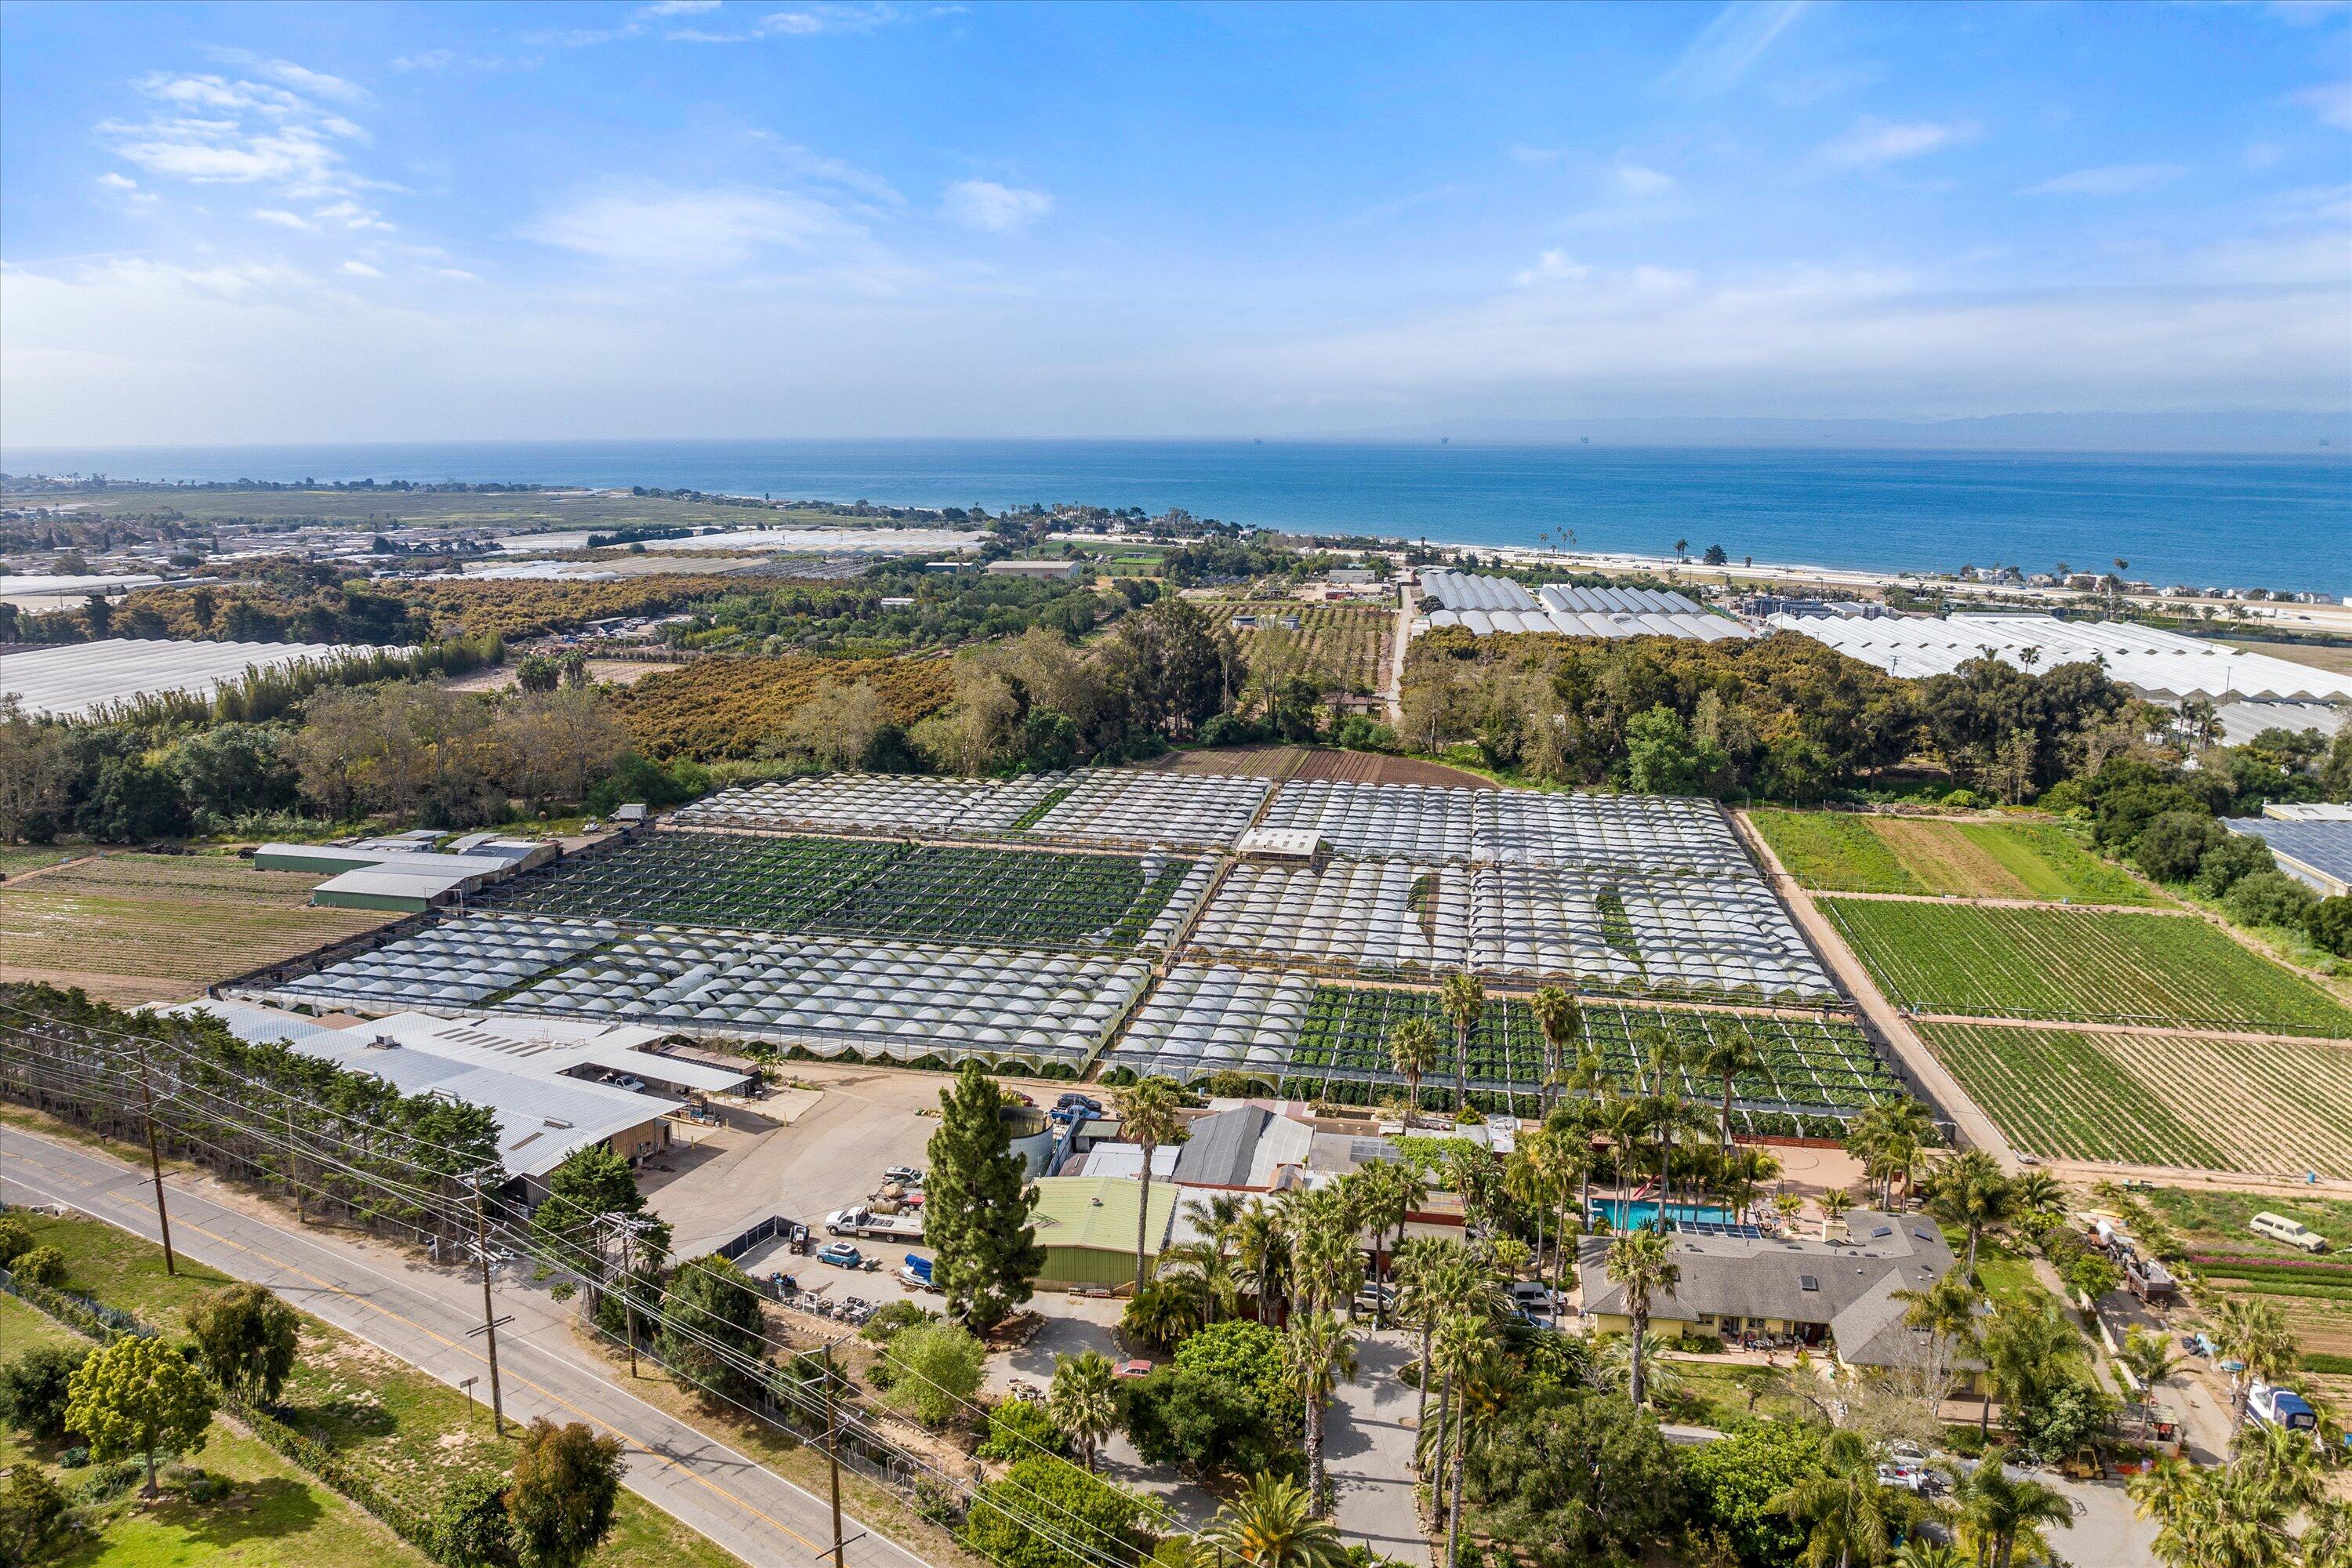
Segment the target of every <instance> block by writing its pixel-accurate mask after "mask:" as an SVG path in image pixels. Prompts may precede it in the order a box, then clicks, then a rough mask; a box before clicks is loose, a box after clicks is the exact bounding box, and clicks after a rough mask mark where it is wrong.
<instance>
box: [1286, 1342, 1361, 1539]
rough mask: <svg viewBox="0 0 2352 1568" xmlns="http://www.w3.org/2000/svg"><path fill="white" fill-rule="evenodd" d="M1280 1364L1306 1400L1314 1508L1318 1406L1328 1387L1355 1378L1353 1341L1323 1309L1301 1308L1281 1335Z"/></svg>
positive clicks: (1319, 1496)
mask: <svg viewBox="0 0 2352 1568" xmlns="http://www.w3.org/2000/svg"><path fill="white" fill-rule="evenodd" d="M1282 1362H1283V1370H1284V1372H1285V1373H1287V1374H1288V1376H1289V1379H1290V1386H1291V1387H1292V1388H1293V1389H1294V1390H1296V1391H1297V1394H1298V1396H1299V1397H1300V1398H1301V1399H1303V1400H1305V1401H1306V1402H1307V1500H1308V1506H1309V1508H1310V1509H1312V1510H1313V1511H1314V1512H1316V1513H1318V1514H1319V1513H1321V1512H1322V1511H1323V1407H1324V1405H1327V1404H1328V1403H1329V1402H1330V1398H1331V1391H1332V1390H1333V1389H1334V1388H1336V1387H1337V1386H1338V1385H1339V1384H1342V1383H1353V1382H1355V1381H1356V1347H1355V1345H1354V1344H1353V1343H1352V1342H1350V1341H1349V1336H1348V1325H1347V1324H1345V1323H1343V1322H1341V1321H1339V1318H1338V1316H1337V1315H1335V1314H1333V1313H1331V1312H1328V1311H1324V1310H1316V1311H1310V1312H1305V1313H1302V1314H1300V1315H1299V1316H1298V1317H1297V1318H1294V1319H1292V1320H1291V1323H1290V1327H1289V1329H1288V1331H1286V1333H1285V1334H1284V1336H1283V1341H1282Z"/></svg>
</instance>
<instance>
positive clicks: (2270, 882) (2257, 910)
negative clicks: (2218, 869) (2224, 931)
mask: <svg viewBox="0 0 2352 1568" xmlns="http://www.w3.org/2000/svg"><path fill="white" fill-rule="evenodd" d="M2318 902H2319V896H2318V895H2317V894H2315V893H2314V892H2313V891H2312V890H2311V889H2309V888H2306V887H2305V886H2304V885H2303V884H2302V883H2301V882H2298V881H2296V880H2295V879H2294V878H2293V877H2290V876H2288V875H2287V874H2286V873H2285V872H2284V871H2256V872H2255V873H2254V874H2253V875H2252V876H2250V877H2242V878H2240V879H2238V884H2237V886H2236V887H2233V888H2231V889H2230V892H2229V896H2228V897H2227V898H2225V899H2223V900H2221V907H2222V909H2224V910H2227V911H2229V916H2230V918H2231V920H2233V921H2237V922H2238V923H2239V924H2241V925H2250V926H2288V927H2294V928H2300V927H2301V926H2302V925H2303V924H2304V923H2305V921H2307V920H2308V919H2309V918H2310V916H2311V910H2312V906H2313V905H2315V904H2316V903H2318Z"/></svg>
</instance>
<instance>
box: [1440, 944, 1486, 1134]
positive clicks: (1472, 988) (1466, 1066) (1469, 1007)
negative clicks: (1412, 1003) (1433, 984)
mask: <svg viewBox="0 0 2352 1568" xmlns="http://www.w3.org/2000/svg"><path fill="white" fill-rule="evenodd" d="M1437 1002H1438V1005H1439V1006H1441V1007H1443V1008H1444V1010H1445V1021H1446V1022H1447V1023H1448V1024H1450V1025H1452V1026H1453V1028H1454V1109H1455V1110H1460V1109H1461V1108H1462V1107H1464V1106H1465V1105H1467V1104H1469V1103H1470V1031H1471V1030H1473V1029H1475V1028H1476V1027H1477V1026H1478V1020H1479V1019H1480V1018H1482V1017H1484V1016H1486V986H1485V985H1484V984H1481V983H1480V982H1479V979H1478V977H1477V976H1476V975H1475V974H1473V973H1470V972H1469V971H1468V970H1466V969H1465V970H1464V971H1462V972H1461V973H1458V974H1449V975H1447V976H1446V977H1445V978H1444V980H1443V981H1441V982H1439V983H1438V987H1437Z"/></svg>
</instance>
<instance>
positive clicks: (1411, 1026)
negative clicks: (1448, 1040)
mask: <svg viewBox="0 0 2352 1568" xmlns="http://www.w3.org/2000/svg"><path fill="white" fill-rule="evenodd" d="M1389 1065H1390V1066H1391V1067H1393V1068H1396V1070H1397V1071H1398V1072H1400V1073H1402V1074H1403V1075H1404V1089H1405V1113H1404V1126H1405V1131H1408V1132H1410V1131H1412V1126H1413V1122H1414V1121H1415V1120H1416V1119H1417V1118H1418V1115H1419V1112H1420V1110H1421V1080H1422V1077H1423V1074H1425V1073H1427V1072H1428V1071H1429V1069H1430V1068H1433V1067H1435V1066H1436V1065H1437V1031H1436V1030H1435V1029H1433V1028H1432V1027H1430V1024H1429V1020H1428V1019H1426V1018H1418V1017H1416V1018H1407V1019H1406V1020H1405V1021H1404V1022H1403V1023H1402V1024H1399V1025H1398V1026H1396V1027H1395V1028H1393V1029H1391V1030H1390V1031H1389Z"/></svg>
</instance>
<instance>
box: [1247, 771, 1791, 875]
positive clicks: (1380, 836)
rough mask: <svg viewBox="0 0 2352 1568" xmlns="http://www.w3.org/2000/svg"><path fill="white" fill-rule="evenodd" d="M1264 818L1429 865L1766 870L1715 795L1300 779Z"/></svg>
mask: <svg viewBox="0 0 2352 1568" xmlns="http://www.w3.org/2000/svg"><path fill="white" fill-rule="evenodd" d="M1262 826H1266V827H1276V828H1304V829H1307V830H1309V831H1311V832H1315V833H1319V834H1321V835H1322V836H1323V837H1324V839H1325V840H1326V841H1327V842H1328V843H1329V844H1330V845H1331V847H1332V848H1333V849H1334V850H1336V851H1337V852H1339V854H1341V855H1346V856H1350V857H1357V858H1381V857H1391V856H1393V857H1397V858H1403V859H1408V860H1417V861H1420V862H1422V863H1423V864H1425V865H1445V864H1459V863H1463V862H1479V863H1490V864H1501V865H1517V866H1589V867H1600V868H1623V869H1626V870H1634V871H1680V872H1685V873H1688V874H1691V875H1695V876H1709V877H1726V876H1739V877H1759V875H1760V874H1759V872H1758V871H1757V869H1756V867H1755V864H1754V862H1752V861H1751V860H1749V859H1748V855H1747V852H1746V851H1745V850H1744V849H1742V848H1741V847H1740V844H1739V839H1738V836H1737V835H1736V834H1734V833H1733V832H1732V829H1731V824H1730V822H1729V821H1728V820H1727V818H1726V817H1725V816H1724V815H1723V812H1722V810H1721V809H1720V808H1719V807H1717V805H1715V803H1714V802H1712V801H1706V800H1690V799H1684V798H1680V797H1675V796H1661V795H1590V794H1566V793H1562V794H1547V793H1540V792H1538V791H1534V790H1491V789H1444V788H1439V787H1436V786H1433V785H1429V784H1355V783H1350V782H1348V781H1344V780H1329V779H1311V780H1293V781H1292V782H1290V783H1289V784H1285V785H1283V786H1282V789H1281V791H1280V793H1278V794H1277V795H1276V796H1275V797H1274V802H1273V804H1272V805H1269V806H1268V807H1267V808H1266V814H1265V820H1264V822H1263V824H1262Z"/></svg>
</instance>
